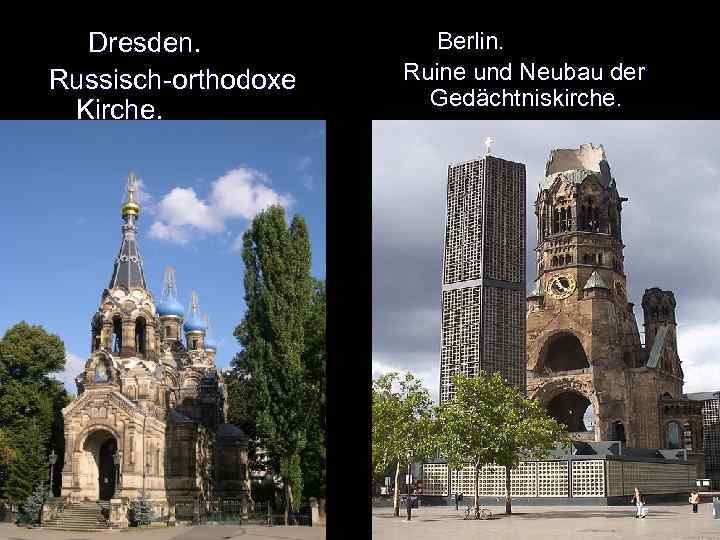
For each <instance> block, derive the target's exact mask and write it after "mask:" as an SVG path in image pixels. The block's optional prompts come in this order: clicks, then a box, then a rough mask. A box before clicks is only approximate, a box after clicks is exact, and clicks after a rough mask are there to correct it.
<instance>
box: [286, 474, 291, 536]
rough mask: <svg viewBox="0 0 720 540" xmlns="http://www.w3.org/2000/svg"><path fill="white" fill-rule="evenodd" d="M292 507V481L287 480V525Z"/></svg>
mask: <svg viewBox="0 0 720 540" xmlns="http://www.w3.org/2000/svg"><path fill="white" fill-rule="evenodd" d="M291 508H292V490H291V489H290V482H288V481H287V480H286V481H285V525H289V524H290V523H289V515H288V514H289V513H290V510H291Z"/></svg>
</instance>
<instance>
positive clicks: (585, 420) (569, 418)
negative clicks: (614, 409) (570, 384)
mask: <svg viewBox="0 0 720 540" xmlns="http://www.w3.org/2000/svg"><path fill="white" fill-rule="evenodd" d="M547 410H548V413H550V416H552V417H553V418H554V419H555V420H557V421H558V422H561V423H563V424H565V425H566V426H567V428H568V431H570V432H572V433H579V432H588V431H592V429H593V424H592V404H591V403H590V400H589V399H588V398H586V397H585V396H583V395H582V394H579V393H577V392H573V391H567V392H563V393H561V394H559V395H557V396H555V397H554V398H552V399H551V400H550V402H549V403H548V405H547ZM588 413H589V414H588Z"/></svg>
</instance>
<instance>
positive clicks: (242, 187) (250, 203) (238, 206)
mask: <svg viewBox="0 0 720 540" xmlns="http://www.w3.org/2000/svg"><path fill="white" fill-rule="evenodd" d="M267 181H268V177H267V175H265V174H264V173H262V172H260V171H257V170H255V169H250V168H247V167H238V168H237V169H233V170H231V171H228V172H227V173H226V174H224V175H223V176H221V177H220V178H218V179H217V180H216V181H215V182H213V185H212V191H211V193H210V204H211V205H212V209H213V211H214V212H215V213H216V215H218V216H220V217H222V218H237V217H241V218H245V219H252V218H253V217H254V216H255V214H257V213H258V212H260V211H261V210H263V209H264V208H267V207H268V206H272V205H275V204H279V205H281V206H284V207H288V206H290V205H291V204H292V202H293V199H292V197H291V196H290V195H289V194H285V195H280V194H279V193H276V192H275V191H273V190H272V189H270V188H269V187H267V185H265V182H267Z"/></svg>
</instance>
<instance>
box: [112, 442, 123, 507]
mask: <svg viewBox="0 0 720 540" xmlns="http://www.w3.org/2000/svg"><path fill="white" fill-rule="evenodd" d="M113 463H115V493H114V494H113V498H115V499H118V498H119V497H120V465H122V452H121V451H120V450H119V449H118V450H115V453H114V454H113Z"/></svg>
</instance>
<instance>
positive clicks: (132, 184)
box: [122, 171, 140, 217]
mask: <svg viewBox="0 0 720 540" xmlns="http://www.w3.org/2000/svg"><path fill="white" fill-rule="evenodd" d="M126 187H127V194H128V195H127V200H126V201H125V202H124V203H123V205H122V215H123V216H125V215H127V214H132V215H133V216H136V217H137V215H138V214H139V213H140V205H139V204H138V203H137V202H136V201H135V197H134V193H135V192H136V191H137V189H138V179H137V176H135V173H134V172H132V171H130V173H129V174H128V178H127V185H126Z"/></svg>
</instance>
